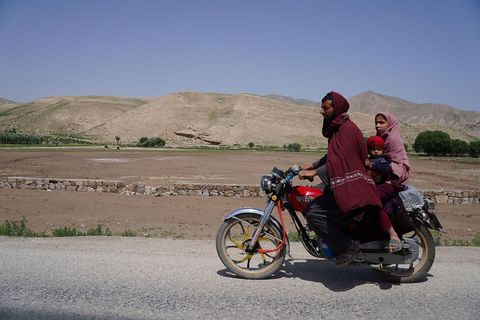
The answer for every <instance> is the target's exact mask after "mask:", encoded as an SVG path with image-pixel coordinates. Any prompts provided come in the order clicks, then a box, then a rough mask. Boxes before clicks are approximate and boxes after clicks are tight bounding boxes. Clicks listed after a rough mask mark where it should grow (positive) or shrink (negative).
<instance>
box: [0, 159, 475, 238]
mask: <svg viewBox="0 0 480 320" xmlns="http://www.w3.org/2000/svg"><path fill="white" fill-rule="evenodd" d="M319 156H320V155H317V154H307V153H273V152H272V153H260V152H234V151H228V152H203V151H202V152H201V151H124V150H120V151H118V150H56V151H52V150H42V151H38V150H27V151H18V150H1V151H0V177H7V176H28V177H50V178H53V177H57V178H85V179H109V180H122V181H125V182H126V183H133V182H145V183H147V184H149V185H152V186H155V185H162V184H168V183H172V182H194V183H227V184H228V183H245V184H254V183H257V182H258V180H259V177H260V175H263V174H268V173H269V172H270V170H271V167H272V166H273V165H274V164H275V165H277V166H278V167H280V168H286V167H288V166H289V165H292V164H296V163H299V164H302V163H309V162H311V161H313V160H315V159H317V158H318V157H319ZM412 167H413V169H414V173H413V177H412V179H411V184H413V185H415V186H417V187H418V188H422V189H440V188H443V189H452V190H455V189H457V190H458V189H470V190H478V189H479V188H480V186H479V183H478V182H479V181H480V163H475V164H467V163H461V162H454V161H442V160H429V159H424V158H414V159H412ZM263 205H264V200H263V199H245V198H222V197H218V198H214V197H188V196H175V197H160V198H154V197H137V196H121V195H118V194H98V193H80V192H48V191H33V190H0V222H3V221H4V220H6V219H8V220H20V219H21V218H22V217H23V216H24V217H26V219H27V221H28V227H29V228H30V229H32V230H34V231H49V230H51V229H53V228H59V227H64V226H68V227H75V228H77V229H79V230H82V231H86V230H87V229H89V228H92V227H95V226H96V225H97V224H102V226H103V227H105V228H107V227H108V228H109V229H110V230H112V231H113V232H114V233H115V234H121V233H122V232H123V231H125V230H127V229H130V230H132V231H134V232H136V233H137V235H145V234H148V235H150V236H159V237H174V238H184V239H206V238H212V237H214V235H215V232H216V229H217V227H218V225H219V224H220V223H221V220H222V217H223V215H224V214H225V213H227V212H229V211H231V210H233V209H235V208H237V207H242V206H243V207H250V206H251V207H257V208H262V207H263ZM436 212H437V214H438V216H439V218H440V221H441V222H442V223H443V225H444V227H445V229H446V231H447V232H448V234H447V237H448V238H451V239H469V238H471V237H473V236H474V235H476V234H477V233H480V206H479V205H446V204H445V205H439V204H438V205H437V210H436Z"/></svg>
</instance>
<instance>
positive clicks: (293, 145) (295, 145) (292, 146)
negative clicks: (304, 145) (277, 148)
mask: <svg viewBox="0 0 480 320" xmlns="http://www.w3.org/2000/svg"><path fill="white" fill-rule="evenodd" d="M300 148H301V145H300V144H299V143H296V142H295V143H290V144H289V145H288V146H287V150H288V151H294V152H298V151H300Z"/></svg>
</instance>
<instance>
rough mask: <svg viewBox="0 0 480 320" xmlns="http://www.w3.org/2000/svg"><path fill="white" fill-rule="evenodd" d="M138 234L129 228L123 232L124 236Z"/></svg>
mask: <svg viewBox="0 0 480 320" xmlns="http://www.w3.org/2000/svg"><path fill="white" fill-rule="evenodd" d="M136 235H137V234H136V233H135V232H134V231H132V230H130V229H127V230H125V231H123V232H122V236H123V237H135V236H136Z"/></svg>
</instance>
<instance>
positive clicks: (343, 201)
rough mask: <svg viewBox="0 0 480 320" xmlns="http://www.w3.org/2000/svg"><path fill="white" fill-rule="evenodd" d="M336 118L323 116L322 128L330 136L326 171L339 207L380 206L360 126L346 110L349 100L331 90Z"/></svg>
mask: <svg viewBox="0 0 480 320" xmlns="http://www.w3.org/2000/svg"><path fill="white" fill-rule="evenodd" d="M332 98H333V101H332V102H333V108H334V118H333V119H331V120H327V119H324V122H323V128H322V132H323V135H324V136H325V137H327V138H328V153H327V172H328V176H329V177H330V185H331V188H332V190H333V193H334V195H335V201H336V203H337V206H338V208H339V209H340V211H341V212H343V213H348V212H349V211H351V210H353V209H356V208H363V207H365V206H378V207H380V206H381V202H380V199H379V197H378V195H377V192H376V188H375V183H374V182H373V180H372V178H371V177H370V176H369V175H368V173H367V171H366V169H365V166H364V163H365V159H367V157H368V154H367V146H366V144H365V139H364V138H363V136H362V133H361V132H360V129H359V128H358V127H357V126H356V125H355V123H353V122H352V121H351V120H350V119H349V117H348V115H347V114H346V112H347V111H348V108H349V104H348V102H347V100H346V99H345V98H344V97H343V96H341V95H340V94H338V93H336V92H333V91H332Z"/></svg>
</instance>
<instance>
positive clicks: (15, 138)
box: [0, 130, 47, 144]
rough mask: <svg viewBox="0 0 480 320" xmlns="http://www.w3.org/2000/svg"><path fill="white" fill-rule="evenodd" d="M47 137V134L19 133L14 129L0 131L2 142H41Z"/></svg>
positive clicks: (0, 140) (0, 141)
mask: <svg viewBox="0 0 480 320" xmlns="http://www.w3.org/2000/svg"><path fill="white" fill-rule="evenodd" d="M46 139H47V138H46V137H45V136H41V135H34V134H29V133H17V132H15V131H12V130H10V131H4V132H2V133H0V144H41V143H43V142H44V141H45V140H46Z"/></svg>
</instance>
